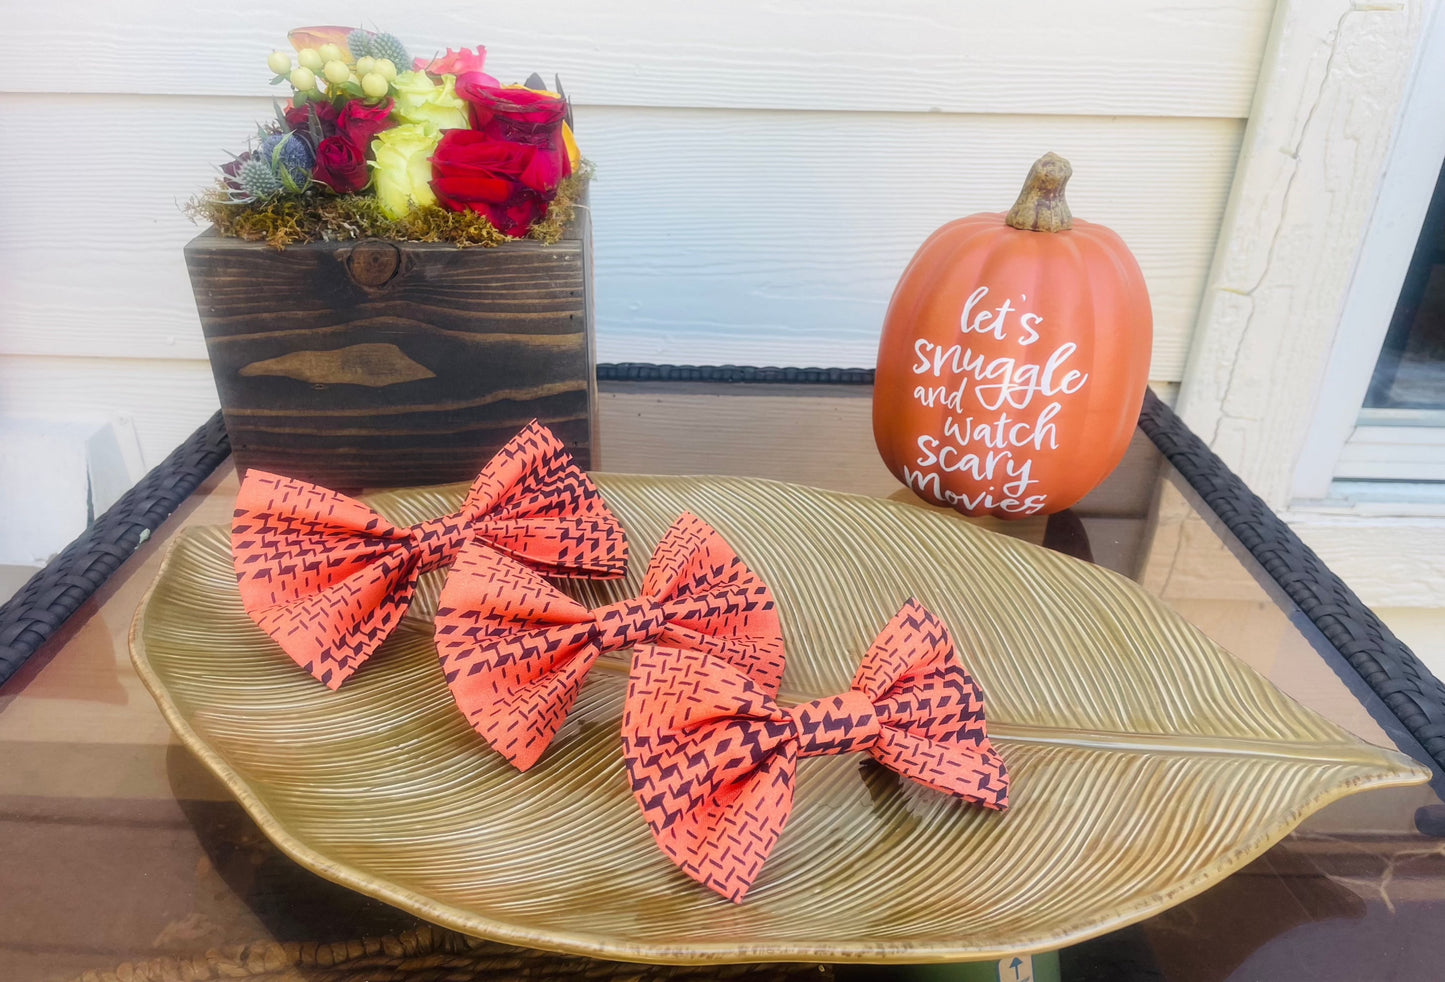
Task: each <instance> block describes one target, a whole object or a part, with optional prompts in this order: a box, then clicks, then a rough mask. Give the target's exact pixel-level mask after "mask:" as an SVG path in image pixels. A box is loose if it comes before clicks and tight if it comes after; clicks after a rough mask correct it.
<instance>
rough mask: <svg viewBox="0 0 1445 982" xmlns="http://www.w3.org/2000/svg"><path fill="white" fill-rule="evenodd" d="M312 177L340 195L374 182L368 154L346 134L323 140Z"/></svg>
mask: <svg viewBox="0 0 1445 982" xmlns="http://www.w3.org/2000/svg"><path fill="white" fill-rule="evenodd" d="M311 176H312V177H314V178H315V179H316V180H318V181H320V182H321V183H322V184H325V185H326V186H327V187H329V188H330V189H331V190H333V191H335V192H336V193H337V194H354V193H355V192H357V191H360V190H361V189H362V188H364V187H366V185H367V184H369V183H370V182H371V172H370V171H369V170H368V169H367V166H366V154H365V153H364V152H362V151H361V150H360V149H359V148H358V147H357V146H356V144H354V143H352V142H351V141H350V140H348V139H346V137H344V136H333V137H328V138H327V139H325V140H322V141H321V144H320V146H318V147H317V148H316V168H315V169H314V170H313V171H312V172H311Z"/></svg>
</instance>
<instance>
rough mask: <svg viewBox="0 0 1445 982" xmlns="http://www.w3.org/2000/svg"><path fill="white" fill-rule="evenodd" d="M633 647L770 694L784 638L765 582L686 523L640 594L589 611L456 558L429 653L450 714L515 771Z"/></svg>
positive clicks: (490, 561) (541, 583)
mask: <svg viewBox="0 0 1445 982" xmlns="http://www.w3.org/2000/svg"><path fill="white" fill-rule="evenodd" d="M643 641H658V642H661V643H663V644H673V645H687V646H689V647H692V648H696V649H698V650H700V651H706V652H709V653H710V654H711V655H712V656H713V657H715V658H717V659H718V660H719V661H721V662H723V663H725V664H732V665H735V666H737V668H738V670H740V671H742V672H744V673H746V674H747V675H748V676H749V677H750V678H752V679H753V683H754V684H755V685H756V686H758V688H759V689H760V690H762V691H766V692H776V691H777V689H778V683H779V682H780V681H781V680H782V677H783V638H782V628H781V625H780V624H779V622H778V613H777V609H776V606H775V605H774V603H773V595H772V593H771V591H769V590H768V587H767V584H765V583H764V582H763V581H762V580H761V579H759V578H758V576H757V575H756V574H754V573H753V572H752V570H750V569H748V567H747V565H746V564H745V563H743V561H742V560H741V559H739V558H738V557H737V555H736V554H735V553H734V552H733V551H732V549H731V548H729V547H728V544H727V543H726V542H724V541H723V538H722V536H720V535H718V534H717V532H716V531H714V530H713V528H712V527H711V526H709V525H708V524H707V523H706V522H704V521H703V520H702V519H700V518H698V517H697V516H696V515H690V514H684V515H683V516H682V517H681V518H679V519H678V520H677V521H676V522H674V523H673V525H672V528H670V529H668V531H667V534H666V535H664V536H663V538H662V541H661V542H660V543H658V546H657V551H656V552H655V553H654V554H653V557H652V562H651V563H649V564H648V567H647V575H646V577H645V578H644V579H643V584H642V595H641V596H639V597H637V598H635V599H632V600H624V601H622V602H620V603H615V604H611V605H609V606H606V607H599V608H598V609H596V610H589V609H587V608H586V607H585V606H583V605H582V604H579V603H577V602H576V601H575V600H572V599H571V598H570V597H568V596H566V595H565V594H563V593H560V592H558V591H557V590H556V589H555V588H553V587H552V586H551V585H550V584H549V583H547V581H545V580H543V579H542V578H541V577H540V576H537V575H536V574H535V573H533V572H531V571H530V570H527V569H524V568H523V567H521V566H518V565H517V564H516V563H513V562H510V561H508V560H507V559H506V558H504V557H501V556H497V555H494V554H487V553H483V552H471V553H466V554H464V555H462V556H460V557H458V559H457V563H456V565H455V566H454V567H452V571H451V575H450V576H449V577H448V578H447V582H446V586H445V587H444V588H443V589H442V596H441V602H440V604H439V605H438V607H437V615H436V645H437V651H438V652H439V653H440V655H441V659H442V669H443V671H444V672H445V673H446V678H447V684H448V685H449V686H451V690H452V695H453V696H454V697H455V698H456V701H457V705H458V706H460V707H461V710H462V712H463V713H464V714H465V715H466V717H467V719H468V720H470V721H471V724H472V726H473V727H474V728H475V729H476V730H477V732H478V733H480V734H481V735H482V736H484V737H486V739H487V742H489V743H490V744H491V745H492V747H493V748H495V749H496V750H497V752H498V753H500V754H502V756H504V757H506V758H507V760H509V761H511V763H512V764H513V765H514V766H515V767H516V768H517V769H518V770H523V771H525V770H526V769H527V768H529V767H531V766H532V765H533V764H535V763H536V762H537V760H538V758H539V757H541V756H542V752H543V751H544V750H546V749H547V746H548V744H550V743H551V742H552V738H553V737H554V736H556V734H557V730H558V729H560V728H561V726H562V723H563V721H564V720H566V718H567V713H568V712H569V711H570V710H571V708H572V704H573V703H574V702H575V701H576V699H577V694H578V693H579V692H580V691H581V689H582V681H583V679H584V678H586V676H587V672H588V670H589V669H591V667H592V665H593V663H594V662H596V661H597V659H598V657H599V656H600V655H601V654H602V653H603V652H604V651H618V650H621V649H624V648H631V647H632V646H633V645H636V644H638V643H640V642H643Z"/></svg>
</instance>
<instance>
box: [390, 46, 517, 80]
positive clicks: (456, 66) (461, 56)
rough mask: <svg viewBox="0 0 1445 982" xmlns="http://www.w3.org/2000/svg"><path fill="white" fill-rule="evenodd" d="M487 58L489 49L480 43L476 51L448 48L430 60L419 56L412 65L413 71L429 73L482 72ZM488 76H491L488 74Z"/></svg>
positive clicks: (458, 73)
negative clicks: (442, 53) (444, 52)
mask: <svg viewBox="0 0 1445 982" xmlns="http://www.w3.org/2000/svg"><path fill="white" fill-rule="evenodd" d="M486 60H487V49H486V48H484V47H482V46H481V45H480V44H479V45H477V50H476V51H468V50H467V49H466V48H462V49H461V50H460V51H453V50H452V49H451V48H447V53H446V54H444V55H437V56H436V57H435V58H432V59H431V60H430V61H428V60H427V59H425V58H417V59H416V60H415V61H414V62H412V66H411V67H412V70H413V71H418V72H426V73H427V74H429V75H460V74H462V73H463V72H477V73H480V72H481V71H482V65H483V64H484V63H485V62H486ZM487 78H491V76H490V75H488V76H487ZM492 82H493V84H495V83H496V79H492Z"/></svg>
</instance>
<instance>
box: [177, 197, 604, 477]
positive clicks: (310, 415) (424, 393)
mask: <svg viewBox="0 0 1445 982" xmlns="http://www.w3.org/2000/svg"><path fill="white" fill-rule="evenodd" d="M582 216H583V217H582V218H580V219H579V220H578V222H577V223H576V224H575V226H574V228H573V229H572V230H570V231H569V237H568V238H566V239H563V240H562V241H561V242H558V243H557V244H556V245H550V246H549V245H543V244H542V243H539V242H532V241H518V242H510V243H507V244H506V245H503V246H499V247H497V248H494V249H484V248H468V249H458V248H456V247H455V246H451V245H442V244H424V243H415V242H390V241H381V240H376V239H371V240H363V241H360V242H334V243H333V242H318V243H311V244H306V245H295V246H290V247H288V248H287V249H286V250H285V251H283V252H278V251H276V250H275V249H271V248H269V247H268V246H265V245H263V244H260V243H252V242H242V241H240V240H239V239H231V238H223V237H221V236H219V235H217V234H216V233H215V232H214V231H207V232H204V233H202V234H201V235H199V236H197V237H196V238H195V239H192V240H191V242H190V243H188V244H187V245H186V249H185V254H186V265H187V266H188V267H189V269H190V274H191V285H192V287H193V289H194V291H195V295H196V307H197V309H198V310H199V312H200V315H201V326H202V328H203V329H204V331H205V335H206V347H207V350H208V351H209V353H210V359H211V370H212V372H213V373H214V374H215V377H216V389H217V391H218V392H219V393H220V397H221V409H222V411H223V412H224V414H225V420H226V429H227V431H228V432H229V433H230V437H231V449H232V451H233V452H234V453H235V455H236V466H237V467H238V468H241V469H244V468H247V467H258V468H262V469H264V470H270V471H275V472H277V473H281V474H287V475H291V476H294V477H300V478H304V479H306V480H308V481H314V482H316V483H319V484H323V485H326V486H328V487H333V488H374V487H398V486H407V485H421V484H439V483H444V482H449V481H470V480H471V479H472V478H474V477H476V475H477V472H478V471H479V470H480V469H481V467H482V465H483V464H484V463H486V461H487V460H488V458H490V457H491V455H492V454H493V453H495V452H496V451H497V449H498V448H500V447H501V446H502V445H503V444H504V443H506V442H507V440H508V439H510V438H511V437H512V436H514V435H515V434H516V432H517V431H518V430H520V429H521V428H522V427H523V426H524V425H526V423H527V422H528V421H530V420H531V419H533V418H536V419H540V420H541V421H542V422H544V423H546V424H547V425H548V426H550V427H551V428H552V430H553V431H554V432H555V433H556V434H557V436H558V437H559V438H560V439H561V440H562V441H563V442H564V443H565V444H566V445H567V446H568V448H569V449H570V450H571V451H572V453H573V454H575V455H576V457H577V460H578V461H579V463H580V464H581V465H582V466H583V467H584V468H587V467H592V466H594V465H595V463H596V454H595V450H596V442H595V430H594V425H593V424H594V420H595V406H596V395H597V394H596V371H595V364H594V362H595V355H594V348H593V334H594V330H593V313H592V309H593V305H592V258H591V235H590V227H589V226H588V224H587V220H586V217H585V216H586V212H585V210H583V211H582Z"/></svg>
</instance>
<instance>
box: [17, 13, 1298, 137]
mask: <svg viewBox="0 0 1445 982" xmlns="http://www.w3.org/2000/svg"><path fill="white" fill-rule="evenodd" d="M9 6H10V7H11V8H12V9H9V10H7V12H6V18H5V20H6V25H5V31H4V32H3V34H0V56H3V64H4V65H5V68H6V70H5V73H4V76H3V77H0V90H8V91H22V92H51V91H66V92H127V93H131V92H144V93H152V94H182V93H189V94H205V95H264V94H266V93H267V91H268V89H267V86H266V79H267V78H268V75H267V73H266V70H265V56H266V53H267V52H268V51H270V50H271V49H272V48H273V47H279V46H284V45H285V35H286V31H287V29H288V28H291V27H294V26H296V25H297V21H298V19H302V20H304V22H305V23H309V24H365V25H366V26H368V27H377V28H379V29H384V30H390V31H392V32H394V33H396V34H398V35H400V36H401V37H402V38H403V39H405V40H406V41H408V43H410V44H411V45H412V47H413V48H415V49H416V50H417V53H422V52H425V53H430V52H431V51H434V50H440V49H441V48H444V47H446V46H447V45H461V44H466V45H470V44H475V43H482V44H485V45H487V46H488V48H489V49H490V53H491V54H490V58H491V61H490V62H489V67H491V68H493V69H494V72H493V73H494V74H497V75H498V77H502V78H506V79H511V80H517V81H519V80H521V79H522V78H525V77H526V75H527V74H528V73H529V72H532V71H534V70H535V71H540V72H542V73H543V75H544V76H546V77H548V78H550V77H551V75H552V73H553V72H557V73H560V75H561V76H562V80H563V83H564V84H565V85H567V87H568V89H569V91H570V92H572V93H573V95H574V96H575V97H576V98H577V99H578V101H579V102H581V103H583V104H589V105H598V104H602V105H620V106H711V107H726V108H755V109H841V110H877V111H917V112H923V111H929V110H935V111H945V112H983V113H1083V114H1090V115H1103V114H1108V115H1115V114H1127V115H1179V116H1229V117H1242V116H1244V115H1246V114H1247V113H1248V110H1249V103H1250V99H1251V98H1252V96H1253V93H1254V79H1255V74H1256V72H1257V71H1258V67H1259V60H1260V54H1261V52H1262V51H1263V47H1264V41H1265V36H1266V34H1267V32H1268V28H1269V21H1270V16H1271V12H1272V10H1273V6H1274V5H1273V3H1272V2H1271V0H1213V2H1209V3H1201V2H1199V0H1012V2H1009V3H997V2H987V3H985V2H957V0H889V2H886V3H880V2H878V0H793V2H789V3H781V4H780V3H776V2H773V0H732V2H728V3H721V2H716V0H713V2H686V3H680V2H677V0H552V2H550V3H547V4H542V5H538V4H527V3H522V4H515V3H514V4H506V3H489V4H485V5H478V4H474V3H461V2H456V0H451V2H443V3H428V4H416V5H411V6H398V5H397V4H395V3H378V2H374V0H345V2H343V0H317V2H313V3H309V4H295V3H282V2H277V0H256V2H251V3H219V2H216V0H201V2H196V3H185V4H182V3H177V2H176V0H57V2H49V3H36V2H31V3H23V4H11V5H9Z"/></svg>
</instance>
